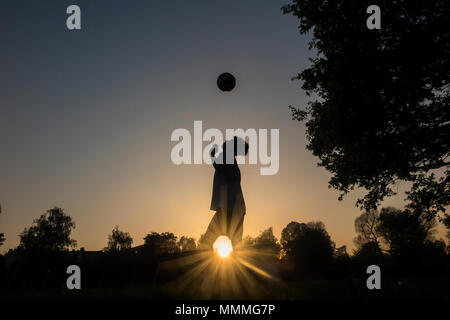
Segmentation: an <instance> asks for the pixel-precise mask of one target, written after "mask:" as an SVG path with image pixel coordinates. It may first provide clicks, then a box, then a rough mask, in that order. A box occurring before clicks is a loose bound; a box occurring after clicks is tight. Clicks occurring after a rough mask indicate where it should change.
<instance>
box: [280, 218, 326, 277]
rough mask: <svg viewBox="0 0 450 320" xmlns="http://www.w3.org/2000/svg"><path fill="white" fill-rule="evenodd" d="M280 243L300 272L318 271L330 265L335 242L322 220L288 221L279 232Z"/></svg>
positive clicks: (288, 258) (322, 270) (287, 256)
mask: <svg viewBox="0 0 450 320" xmlns="http://www.w3.org/2000/svg"><path fill="white" fill-rule="evenodd" d="M281 245H282V247H283V251H284V253H285V258H286V259H287V260H290V261H293V262H294V263H295V265H296V268H297V269H298V270H299V271H300V272H309V273H320V272H324V271H326V270H327V269H328V267H329V266H330V264H331V262H332V260H333V254H334V250H335V244H334V242H332V241H331V238H330V235H329V234H328V232H327V231H326V229H325V225H324V224H323V223H322V222H320V221H319V222H309V223H307V224H305V223H298V222H294V221H293V222H290V223H289V224H288V225H287V226H286V227H285V228H284V229H283V231H282V232H281Z"/></svg>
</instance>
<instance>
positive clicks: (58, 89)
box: [0, 0, 404, 252]
mask: <svg viewBox="0 0 450 320" xmlns="http://www.w3.org/2000/svg"><path fill="white" fill-rule="evenodd" d="M286 2H287V0H283V1H278V0H264V1H263V0H258V1H256V0H248V1H240V0H228V1H211V0H208V1H205V0H202V1H176V0H175V1H138V0H134V1H125V0H120V1H111V0H109V1H104V0H96V1H81V0H76V1H74V0H72V1H61V0H58V1H56V0H55V1H50V0H47V1H23V0H14V1H12V0H7V1H2V2H1V3H0V43H1V50H0V70H1V72H0V150H1V151H0V203H1V204H2V207H3V213H2V214H1V215H0V232H3V233H5V237H6V242H5V244H4V245H3V246H2V247H1V248H0V250H1V252H5V251H7V250H8V249H9V248H14V247H16V246H17V245H18V244H19V236H18V235H19V234H20V232H22V231H23V229H24V228H25V227H29V226H30V225H31V223H32V221H33V219H35V218H37V217H39V215H40V214H42V213H44V212H45V211H46V210H47V209H50V208H52V207H53V206H59V207H62V208H63V209H64V210H65V212H66V213H67V214H69V215H70V216H71V217H72V218H73V219H74V221H75V223H76V229H75V230H74V232H73V238H74V239H76V240H77V241H78V248H80V247H84V248H86V250H99V249H102V248H103V247H105V246H106V244H107V236H108V233H110V232H111V230H112V229H113V228H114V226H115V225H118V226H119V228H120V229H121V230H124V231H127V232H129V233H130V234H131V236H132V237H133V238H134V245H139V244H142V243H143V237H144V236H145V235H146V234H148V233H150V232H152V231H156V232H165V231H169V232H173V233H175V234H176V235H177V236H181V235H185V236H191V237H195V238H198V237H199V236H200V234H202V233H204V232H205V230H206V227H207V225H208V223H209V220H210V219H211V218H212V216H213V212H212V211H210V210H209V206H210V201H211V192H212V179H213V174H214V170H213V168H212V166H210V165H207V164H201V165H180V166H176V165H174V164H173V163H172V161H171V159H170V154H171V149H172V147H173V146H174V145H175V144H176V143H174V142H171V139H170V137H171V133H172V131H173V130H175V129H177V128H186V129H188V130H190V131H191V132H193V125H194V121H195V120H201V121H202V122H203V128H204V130H206V129H207V128H218V129H220V130H225V129H226V128H244V129H248V128H255V129H279V130H280V167H279V171H278V173H277V174H276V175H266V176H264V175H260V171H259V170H260V165H241V174H242V189H243V193H244V197H245V202H246V206H247V215H246V218H245V223H244V235H252V236H256V235H257V234H258V233H259V232H260V231H262V230H264V229H266V228H268V227H273V230H274V233H275V235H276V236H277V237H278V238H279V237H280V234H281V230H282V229H283V228H284V227H285V226H286V225H287V224H288V223H289V222H291V221H298V222H309V221H317V220H320V221H322V222H324V223H325V226H326V228H327V230H328V232H329V233H330V235H331V238H332V240H333V241H335V242H336V245H337V246H342V245H347V247H348V248H349V249H351V248H353V247H354V246H353V243H352V239H353V238H354V237H355V232H354V220H355V218H356V217H357V216H358V215H359V214H360V211H359V210H358V209H357V208H356V207H355V205H354V204H355V201H356V198H357V197H358V196H360V195H361V194H362V193H361V191H356V192H354V193H352V194H350V195H349V196H347V197H346V198H345V199H344V200H343V201H338V200H337V198H338V192H336V191H334V190H332V189H329V188H328V179H329V177H330V175H329V173H327V172H326V171H325V169H323V168H321V167H318V166H317V162H318V159H317V158H315V157H314V156H313V155H312V154H311V153H310V152H309V151H307V150H306V148H305V147H306V143H307V140H306V137H305V128H304V125H302V124H301V123H299V122H296V121H292V120H291V118H290V112H289V109H288V106H289V105H295V106H304V105H305V104H306V102H307V101H308V98H307V96H306V94H305V92H304V91H303V90H302V89H301V83H299V82H296V81H292V80H291V78H292V77H293V76H295V75H296V74H297V73H298V72H300V71H301V70H302V69H304V68H305V67H307V66H308V64H309V60H308V58H309V57H313V54H314V53H313V52H310V51H309V50H308V41H309V38H308V36H307V35H300V34H299V33H298V29H297V26H298V20H297V19H296V18H295V17H292V16H288V15H283V14H282V12H281V10H280V8H281V6H282V5H283V4H285V3H286ZM70 4H77V5H79V6H80V8H81V30H76V31H69V30H68V29H67V28H66V19H67V17H68V15H67V14H66V8H67V6H68V5H70ZM223 72H230V73H232V74H233V75H234V76H235V77H236V80H237V84H236V88H235V89H234V90H233V91H231V92H230V93H228V94H224V93H223V92H221V91H220V90H218V88H217V86H216V79H217V76H218V75H219V74H221V73H223ZM206 144H207V143H205V145H206ZM399 188H400V190H401V188H402V186H399ZM403 197H404V196H403V195H400V196H398V197H394V198H392V199H390V200H389V201H387V202H386V203H385V204H386V205H394V206H401V205H402V198H403Z"/></svg>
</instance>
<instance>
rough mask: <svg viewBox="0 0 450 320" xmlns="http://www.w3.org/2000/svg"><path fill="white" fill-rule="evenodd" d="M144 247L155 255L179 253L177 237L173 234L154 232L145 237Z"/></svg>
mask: <svg viewBox="0 0 450 320" xmlns="http://www.w3.org/2000/svg"><path fill="white" fill-rule="evenodd" d="M144 247H145V248H146V249H148V250H150V251H151V252H153V253H157V254H160V253H169V254H173V253H178V252H180V248H179V246H178V242H177V237H176V236H175V235H174V234H173V233H172V232H163V233H158V232H152V233H150V234H148V235H146V236H145V237H144Z"/></svg>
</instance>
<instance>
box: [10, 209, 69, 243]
mask: <svg viewBox="0 0 450 320" xmlns="http://www.w3.org/2000/svg"><path fill="white" fill-rule="evenodd" d="M73 229H75V222H73V220H72V218H71V217H70V216H68V215H66V214H65V213H64V210H63V209H61V208H58V207H54V208H53V209H50V210H47V212H46V213H45V214H43V215H41V216H40V217H39V218H38V219H34V220H33V224H32V225H31V227H30V228H25V229H24V231H23V232H22V233H21V234H20V244H19V249H24V250H29V249H49V250H57V251H62V250H67V249H69V248H71V247H76V245H77V242H76V240H73V239H72V238H71V237H70V234H71V233H72V230H73Z"/></svg>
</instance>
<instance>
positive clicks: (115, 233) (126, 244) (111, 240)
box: [105, 226, 133, 251]
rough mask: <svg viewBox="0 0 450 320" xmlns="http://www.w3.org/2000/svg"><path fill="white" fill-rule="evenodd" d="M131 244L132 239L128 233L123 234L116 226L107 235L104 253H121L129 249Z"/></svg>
mask: <svg viewBox="0 0 450 320" xmlns="http://www.w3.org/2000/svg"><path fill="white" fill-rule="evenodd" d="M132 243H133V238H131V236H130V234H129V233H128V232H123V231H120V230H119V227H118V226H115V228H114V229H113V230H112V231H111V233H110V234H109V235H108V246H107V247H106V248H105V250H106V251H122V250H126V249H130V248H131V245H132Z"/></svg>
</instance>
